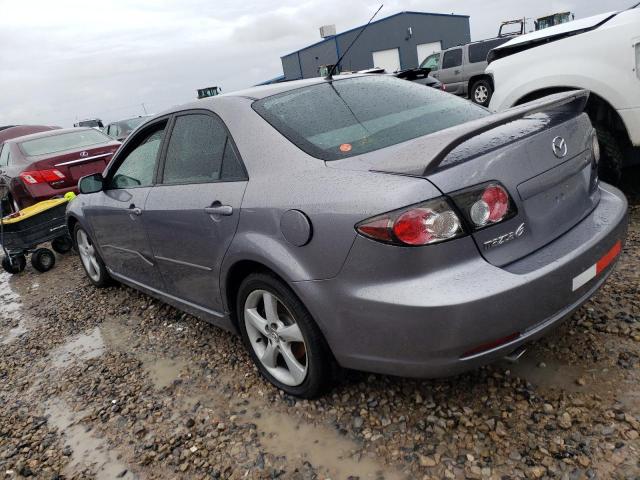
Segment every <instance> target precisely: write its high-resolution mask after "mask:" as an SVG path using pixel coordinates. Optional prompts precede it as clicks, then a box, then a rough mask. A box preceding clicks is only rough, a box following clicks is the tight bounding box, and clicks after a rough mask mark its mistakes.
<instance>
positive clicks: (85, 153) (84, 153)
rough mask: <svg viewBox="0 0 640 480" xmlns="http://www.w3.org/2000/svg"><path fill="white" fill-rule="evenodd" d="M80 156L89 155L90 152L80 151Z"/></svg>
mask: <svg viewBox="0 0 640 480" xmlns="http://www.w3.org/2000/svg"><path fill="white" fill-rule="evenodd" d="M80 156H81V157H88V156H89V152H80Z"/></svg>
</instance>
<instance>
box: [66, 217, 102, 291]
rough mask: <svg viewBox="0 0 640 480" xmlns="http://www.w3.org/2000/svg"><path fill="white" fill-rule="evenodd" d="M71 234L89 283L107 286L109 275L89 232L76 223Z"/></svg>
mask: <svg viewBox="0 0 640 480" xmlns="http://www.w3.org/2000/svg"><path fill="white" fill-rule="evenodd" d="M73 236H74V238H75V241H76V246H77V247H78V253H79V254H80V260H81V261H82V267H83V268H84V271H85V272H86V274H87V277H89V280H90V281H91V283H93V284H94V285H95V286H96V287H106V286H108V285H109V284H110V283H111V277H110V276H109V273H108V272H107V267H105V265H104V262H103V261H102V259H101V258H100V254H99V253H98V250H97V249H96V247H95V245H94V243H93V240H91V237H90V236H89V234H88V233H87V232H86V231H85V230H84V228H82V227H81V226H80V224H76V226H75V228H74V229H73Z"/></svg>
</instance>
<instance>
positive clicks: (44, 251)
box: [31, 248, 56, 273]
mask: <svg viewBox="0 0 640 480" xmlns="http://www.w3.org/2000/svg"><path fill="white" fill-rule="evenodd" d="M46 256H50V258H51V264H50V265H46V264H45V263H43V259H44V257H46ZM55 264H56V256H55V254H54V253H53V252H52V251H51V250H49V249H48V248H38V249H36V251H35V252H33V253H32V254H31V266H32V267H33V268H35V269H36V270H37V271H39V272H40V273H44V272H48V271H49V270H51V269H52V268H53V267H54V266H55Z"/></svg>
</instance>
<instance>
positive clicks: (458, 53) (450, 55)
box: [442, 48, 462, 69]
mask: <svg viewBox="0 0 640 480" xmlns="http://www.w3.org/2000/svg"><path fill="white" fill-rule="evenodd" d="M460 65H462V49H461V48H456V49H455V50H449V51H448V52H445V53H444V57H443V58H442V68H443V69H445V68H454V67H459V66H460Z"/></svg>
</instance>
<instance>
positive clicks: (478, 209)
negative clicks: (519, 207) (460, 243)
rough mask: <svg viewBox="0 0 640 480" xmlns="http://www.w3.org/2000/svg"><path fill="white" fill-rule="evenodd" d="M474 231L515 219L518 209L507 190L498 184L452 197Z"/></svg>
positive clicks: (479, 186) (462, 192) (477, 188)
mask: <svg viewBox="0 0 640 480" xmlns="http://www.w3.org/2000/svg"><path fill="white" fill-rule="evenodd" d="M451 198H452V199H453V201H454V202H455V204H456V205H457V206H458V208H459V209H460V211H461V212H462V213H463V215H464V216H465V218H466V220H467V222H468V223H469V225H470V226H471V228H472V229H473V230H480V229H482V228H485V227H487V226H489V225H494V224H496V223H500V222H502V221H504V220H507V219H509V218H511V217H513V216H514V215H515V214H516V208H515V205H514V203H513V201H512V200H511V197H510V196H509V193H508V192H507V190H506V189H505V188H504V187H503V186H502V185H500V184H499V183H498V182H489V183H485V184H483V185H478V186H475V187H472V188H470V189H466V190H463V191H461V192H457V193H454V194H452V195H451Z"/></svg>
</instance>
